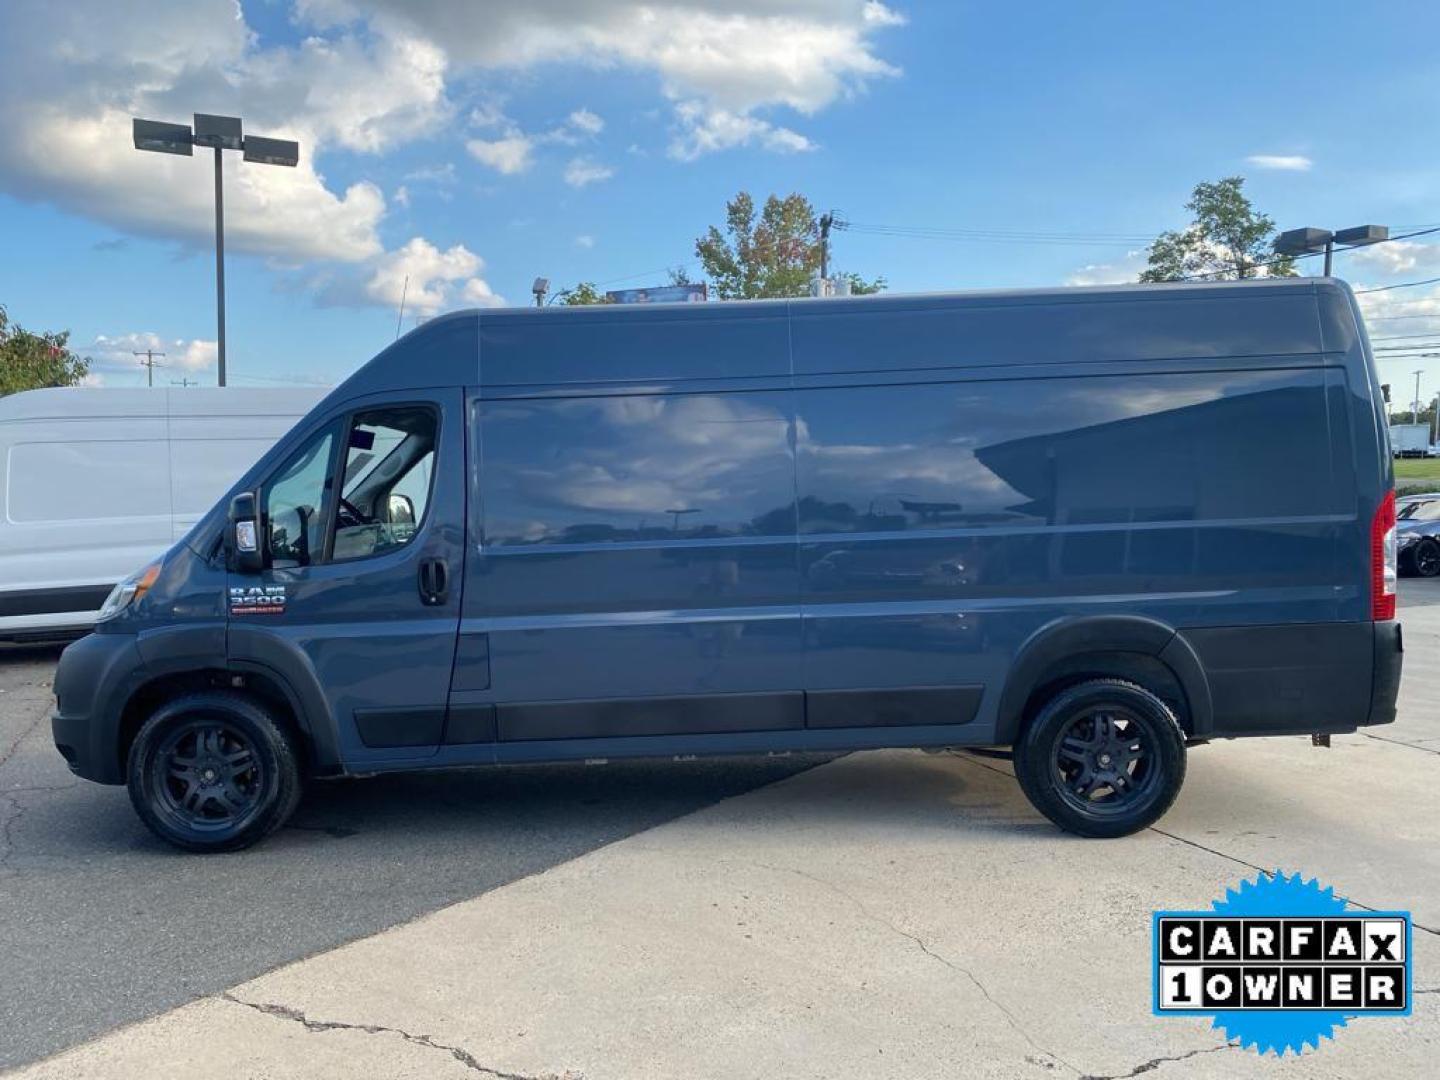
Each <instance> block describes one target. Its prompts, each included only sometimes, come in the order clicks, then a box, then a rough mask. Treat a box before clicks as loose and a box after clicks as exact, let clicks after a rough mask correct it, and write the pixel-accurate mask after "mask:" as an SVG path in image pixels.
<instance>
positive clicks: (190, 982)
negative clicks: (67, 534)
mask: <svg viewBox="0 0 1440 1080" xmlns="http://www.w3.org/2000/svg"><path fill="white" fill-rule="evenodd" d="M58 656H59V650H58V649H34V648H29V649H14V648H12V649H8V650H0V1069H3V1068H5V1067H6V1066H11V1065H16V1064H19V1063H21V1062H25V1061H31V1060H34V1059H36V1058H39V1057H41V1056H43V1055H45V1054H48V1053H53V1052H54V1051H56V1050H59V1049H61V1048H63V1047H66V1046H70V1045H72V1044H74V1043H76V1042H79V1041H81V1040H82V1039H87V1038H90V1037H92V1036H94V1035H97V1034H100V1033H101V1032H104V1031H106V1030H108V1029H110V1028H112V1027H115V1026H117V1025H120V1024H125V1023H130V1022H132V1021H135V1020H139V1019H142V1018H144V1017H146V1016H150V1015H152V1014H154V1013H157V1012H160V1011H162V1010H165V1009H169V1008H172V1007H174V1006H176V1005H180V1004H182V1003H184V1002H186V1001H190V1000H193V999H194V998H197V997H200V996H202V995H204V994H211V993H215V992H217V991H220V990H223V989H224V988H225V987H227V986H230V985H232V984H234V983H236V982H239V981H241V980H243V979H247V978H251V977H253V976H255V975H258V974H260V973H261V972H264V971H268V970H270V969H271V968H274V967H276V966H277V965H279V964H284V963H286V962H288V961H291V960H294V959H297V958H298V957H302V956H307V955H309V954H311V953H314V952H317V951H320V950H324V949H329V948H333V947H335V946H336V945H339V944H341V943H343V942H346V941H350V940H352V939H354V938H357V937H361V936H364V935H366V934H372V933H374V932H375V931H377V930H381V929H384V928H385V927H388V926H393V925H395V924H396V923H399V922H403V921H405V920H407V919H413V918H414V917H416V916H417V915H421V914H424V913H426V912H429V911H433V910H435V909H436V908H439V907H442V906H443V905H445V904H449V903H453V902H454V901H456V900H461V899H465V898H468V897H472V896H476V895H478V894H479V893H482V892H484V891H486V890H487V889H492V888H495V887H496V886H497V885H502V884H504V883H506V882H509V881H514V880H515V879H517V878H521V877H524V876H525V875H527V874H534V873H536V872H538V871H541V870H544V869H545V868H546V867H549V866H553V865H555V864H556V863H559V862H563V861H565V860H567V859H572V858H574V857H575V856H577V855H580V854H583V853H584V852H586V851H589V850H591V849H593V848H595V847H598V846H600V845H602V844H607V843H611V842H612V841H615V840H618V839H620V838H622V837H625V836H629V835H631V834H633V833H635V832H638V831H640V830H642V829H646V828H649V827H651V826H653V825H656V824H659V823H661V822H664V821H668V820H670V819H671V818H674V817H676V816H677V815H680V814H685V813H688V812H690V811H692V810H694V809H696V808H698V807H702V806H705V805H706V804H708V803H713V802H715V801H716V800H717V799H722V798H725V797H727V796H730V795H734V794H737V793H739V792H742V791H746V790H748V789H750V788H753V787H755V786H757V785H760V784H765V783H769V782H770V781H773V780H777V779H780V778H782V777H785V776H789V775H791V774H793V773H795V772H796V771H798V770H800V769H803V768H806V767H808V766H809V765H812V764H814V763H816V762H818V761H823V760H826V759H825V758H821V757H802V756H798V755H797V756H795V757H791V758H771V759H765V758H759V759H740V760H734V761H710V762H692V763H684V764H673V763H671V764H666V765H657V764H615V765H611V766H607V767H605V768H595V767H586V766H584V765H575V766H566V767H558V768H549V767H545V768H542V767H534V768H521V769H511V770H504V771H500V770H494V771H483V772H469V773H460V772H455V773H444V774H438V773H437V774H430V775H413V776H395V777H378V778H376V779H373V780H354V781H339V782H327V783H322V784H316V785H313V786H312V788H311V790H310V791H309V792H308V793H307V795H306V798H305V800H304V802H302V804H301V807H300V810H299V812H298V813H297V814H296V816H295V819H294V821H293V822H292V824H291V825H290V826H288V827H287V828H286V829H284V830H282V831H281V832H280V833H279V834H277V835H276V836H273V837H271V838H270V839H269V840H267V841H266V842H265V843H264V844H263V845H262V846H260V847H258V848H256V849H253V850H251V851H247V852H241V853H239V854H237V855H228V856H220V857H210V858H196V857H193V856H186V855H183V854H180V853H179V852H176V851H174V850H173V849H171V848H169V847H167V846H165V845H163V844H161V843H160V842H159V841H157V840H155V839H153V838H152V837H151V835H150V834H149V833H148V832H147V831H146V830H145V828H144V827H143V826H142V825H141V824H140V821H139V819H138V818H136V817H135V815H134V813H133V812H132V811H131V809H130V802H129V799H128V797H127V796H126V793H125V789H124V788H119V787H102V786H100V785H97V784H92V783H89V782H87V781H82V780H77V779H75V778H74V777H73V776H71V775H70V773H69V772H68V771H67V770H66V768H65V764H64V761H63V760H62V759H61V757H60V755H59V754H58V753H56V751H55V747H54V745H53V743H52V741H51V736H50V708H51V693H50V684H51V679H52V676H53V673H54V667H55V661H56V659H57V658H58Z"/></svg>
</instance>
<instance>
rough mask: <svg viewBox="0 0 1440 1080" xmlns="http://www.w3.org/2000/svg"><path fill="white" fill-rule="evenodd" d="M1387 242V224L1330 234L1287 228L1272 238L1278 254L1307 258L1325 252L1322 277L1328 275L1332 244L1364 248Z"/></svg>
mask: <svg viewBox="0 0 1440 1080" xmlns="http://www.w3.org/2000/svg"><path fill="white" fill-rule="evenodd" d="M1389 239H1390V228H1389V226H1386V225H1356V226H1355V227H1354V228H1353V229H1341V230H1340V231H1338V232H1330V231H1329V230H1328V229H1314V228H1306V229H1290V230H1289V231H1288V232H1283V233H1281V234H1280V235H1279V236H1277V237H1276V238H1275V254H1277V255H1309V254H1310V253H1312V252H1316V251H1323V252H1325V276H1326V277H1329V276H1330V261H1331V258H1332V256H1333V255H1334V254H1335V245H1336V244H1342V245H1344V247H1347V248H1357V247H1365V246H1366V245H1367V244H1378V243H1380V242H1381V241H1382V240H1389Z"/></svg>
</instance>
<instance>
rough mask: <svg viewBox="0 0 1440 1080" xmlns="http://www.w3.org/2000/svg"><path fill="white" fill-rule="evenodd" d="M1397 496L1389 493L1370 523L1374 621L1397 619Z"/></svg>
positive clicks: (1371, 592) (1371, 593) (1371, 598)
mask: <svg viewBox="0 0 1440 1080" xmlns="http://www.w3.org/2000/svg"><path fill="white" fill-rule="evenodd" d="M1395 575H1396V569H1395V492H1394V491H1393V490H1391V491H1387V492H1386V493H1385V497H1384V498H1383V499H1381V500H1380V506H1379V507H1378V508H1377V509H1376V510H1375V520H1374V521H1372V522H1371V523H1370V618H1372V619H1374V620H1375V621H1376V622H1383V621H1384V620H1386V619H1393V618H1395Z"/></svg>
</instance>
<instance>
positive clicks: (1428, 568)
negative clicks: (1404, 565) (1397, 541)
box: [1410, 537, 1440, 577]
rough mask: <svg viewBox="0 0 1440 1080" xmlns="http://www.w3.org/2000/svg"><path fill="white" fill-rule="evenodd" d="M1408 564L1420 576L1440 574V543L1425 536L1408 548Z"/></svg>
mask: <svg viewBox="0 0 1440 1080" xmlns="http://www.w3.org/2000/svg"><path fill="white" fill-rule="evenodd" d="M1410 564H1411V565H1412V566H1414V568H1415V573H1416V574H1418V575H1419V576H1420V577H1434V576H1435V575H1436V574H1440V543H1436V542H1435V541H1434V540H1432V539H1430V538H1429V537H1426V538H1425V539H1424V540H1421V541H1420V542H1419V543H1417V544H1416V545H1415V546H1414V547H1413V548H1411V549H1410Z"/></svg>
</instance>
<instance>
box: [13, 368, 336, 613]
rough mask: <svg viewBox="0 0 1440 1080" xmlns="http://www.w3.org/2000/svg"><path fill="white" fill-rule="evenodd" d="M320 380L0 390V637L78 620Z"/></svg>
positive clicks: (269, 438) (301, 405)
mask: <svg viewBox="0 0 1440 1080" xmlns="http://www.w3.org/2000/svg"><path fill="white" fill-rule="evenodd" d="M323 393H324V391H323V390H320V389H315V390H307V389H301V388H296V389H277V390H268V389H238V390H235V389H220V388H218V387H217V388H210V387H195V388H193V389H170V388H169V387H166V388H163V389H133V390H132V389H110V388H88V387H70V388H65V389H53V390H29V391H26V392H24V393H20V394H11V395H9V396H7V397H3V398H0V463H3V466H4V467H3V469H0V506H3V509H4V513H3V514H0V639H9V640H16V639H25V638H48V637H55V636H58V635H66V634H72V633H74V632H75V631H80V630H86V629H88V628H89V627H90V626H91V624H93V623H94V621H95V617H96V615H97V614H98V613H99V610H100V606H101V604H103V603H104V601H105V597H106V596H108V595H109V593H110V591H111V590H112V589H113V588H114V587H115V583H116V582H118V581H120V580H121V579H122V578H124V577H126V576H127V575H129V574H130V573H131V572H132V571H133V570H134V569H135V568H136V567H137V566H144V565H145V564H146V563H147V562H149V561H151V560H152V559H154V558H155V557H156V556H157V555H160V554H161V553H163V552H164V551H165V550H166V549H167V548H169V547H170V546H171V545H172V544H174V543H175V541H176V539H177V538H178V537H181V536H183V535H185V533H186V532H187V531H189V529H190V527H191V526H192V525H194V524H195V522H196V521H197V520H198V519H199V517H200V515H201V514H203V513H204V512H205V511H206V510H207V509H208V508H209V507H210V506H211V505H212V504H213V503H214V502H215V500H216V499H217V498H218V497H219V496H220V495H222V494H223V493H224V492H225V491H226V490H227V489H228V488H229V487H230V485H232V484H233V483H235V481H236V479H237V478H238V477H239V476H240V474H241V473H243V472H244V471H245V470H246V469H247V468H249V467H250V466H251V465H253V464H254V463H255V462H256V460H258V459H259V457H260V455H261V454H263V453H264V452H265V451H266V450H268V449H269V448H270V447H271V445H272V444H273V443H274V442H275V440H276V439H277V438H279V437H280V436H281V435H283V434H284V433H285V432H286V431H288V430H290V428H291V426H292V425H294V423H295V421H297V420H299V419H300V418H301V417H302V416H304V415H305V413H306V412H308V411H309V410H310V408H311V407H312V406H313V405H314V404H315V403H316V402H317V401H319V400H320V398H321V396H322V395H323Z"/></svg>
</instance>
